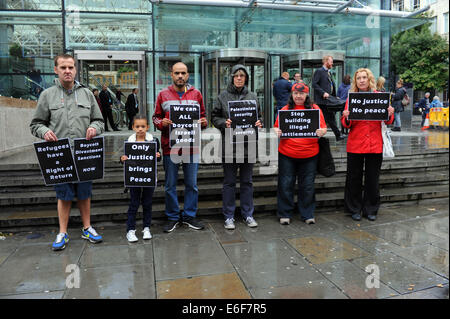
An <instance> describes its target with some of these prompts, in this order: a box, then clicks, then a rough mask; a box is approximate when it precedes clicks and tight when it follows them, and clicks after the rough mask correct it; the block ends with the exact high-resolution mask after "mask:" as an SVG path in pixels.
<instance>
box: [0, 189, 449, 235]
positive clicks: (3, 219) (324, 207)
mask: <svg viewBox="0 0 450 319" xmlns="http://www.w3.org/2000/svg"><path fill="white" fill-rule="evenodd" d="M448 196H449V189H448V185H432V186H424V187H420V188H406V189H404V188H395V189H381V203H389V204H392V203H395V202H404V201H421V200H429V199H438V198H448ZM343 198H344V193H343V192H342V191H340V192H331V193H320V194H317V195H316V202H317V206H316V207H317V208H316V212H317V213H320V212H324V211H342V213H343V203H344V201H343ZM236 202H237V203H236V204H237V206H239V200H237V201H236ZM254 205H255V217H256V218H257V217H258V214H259V213H266V214H267V213H273V214H275V213H276V207H277V199H276V197H274V196H267V197H264V198H256V199H255V201H254ZM52 206H53V207H45V208H41V209H34V210H30V211H15V210H13V209H7V210H6V211H4V212H3V213H2V214H0V227H20V226H36V225H54V226H56V225H58V217H57V212H56V204H55V203H53V205H52ZM152 208H153V212H152V217H153V218H154V219H164V218H165V213H164V209H165V205H164V203H155V204H154V205H153V207H152ZM180 208H182V204H181V207H180ZM127 209H128V205H127V204H123V205H114V206H100V207H92V210H91V221H92V222H93V223H95V222H104V221H117V222H124V221H125V220H126V212H127ZM238 210H239V209H238ZM141 214H142V211H141V209H140V213H139V214H138V220H140V219H141ZM216 214H222V201H221V200H208V201H200V202H199V205H198V216H200V217H201V216H207V215H216ZM236 216H239V211H237V212H236ZM70 223H71V224H73V223H78V224H79V223H81V218H80V214H79V211H78V209H76V208H73V209H72V210H71V217H70Z"/></svg>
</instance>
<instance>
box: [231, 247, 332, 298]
mask: <svg viewBox="0 0 450 319" xmlns="http://www.w3.org/2000/svg"><path fill="white" fill-rule="evenodd" d="M224 249H225V251H226V253H227V256H228V257H229V258H230V260H231V262H232V263H233V265H234V266H235V268H236V270H237V272H238V273H239V276H240V277H241V278H242V280H243V281H244V284H245V286H246V287H247V288H248V289H257V288H268V287H272V286H273V287H280V286H288V285H291V286H292V285H300V284H305V283H308V282H310V281H316V280H323V279H324V278H323V276H322V275H321V274H320V273H319V272H318V271H317V270H316V269H314V267H313V265H312V264H310V263H309V262H307V261H306V260H305V259H304V258H303V257H302V256H301V255H299V254H298V253H297V252H296V251H295V250H294V249H293V248H292V247H290V245H289V244H288V243H287V242H285V241H283V240H280V239H272V240H268V241H266V242H249V243H247V244H239V245H226V246H224Z"/></svg>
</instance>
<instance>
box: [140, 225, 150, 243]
mask: <svg viewBox="0 0 450 319" xmlns="http://www.w3.org/2000/svg"><path fill="white" fill-rule="evenodd" d="M142 232H143V233H144V237H143V238H144V239H145V240H148V239H151V238H152V234H151V233H150V228H148V227H145V228H144V230H143V231H142Z"/></svg>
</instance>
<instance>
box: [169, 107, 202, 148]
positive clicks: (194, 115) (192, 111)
mask: <svg viewBox="0 0 450 319" xmlns="http://www.w3.org/2000/svg"><path fill="white" fill-rule="evenodd" d="M199 119H200V106H199V105H195V104H193V105H181V104H180V105H171V106H170V120H171V121H172V124H171V125H170V134H169V136H170V147H173V146H179V147H191V146H199V145H200V123H198V120H199ZM177 144H178V145H177Z"/></svg>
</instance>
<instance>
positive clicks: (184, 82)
mask: <svg viewBox="0 0 450 319" xmlns="http://www.w3.org/2000/svg"><path fill="white" fill-rule="evenodd" d="M181 81H182V84H179V82H181ZM177 82H178V83H177ZM173 84H175V86H176V87H177V88H179V89H182V88H183V87H184V86H185V85H186V81H184V80H177V81H174V82H173Z"/></svg>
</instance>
